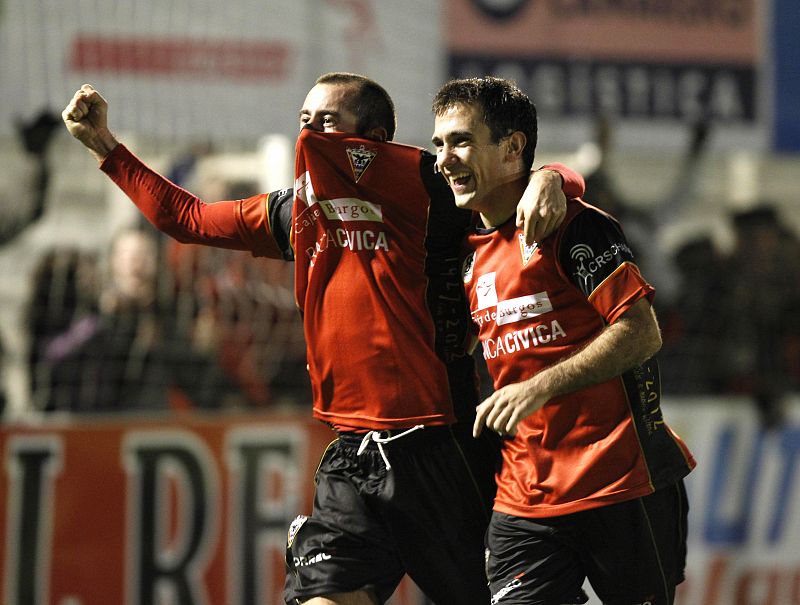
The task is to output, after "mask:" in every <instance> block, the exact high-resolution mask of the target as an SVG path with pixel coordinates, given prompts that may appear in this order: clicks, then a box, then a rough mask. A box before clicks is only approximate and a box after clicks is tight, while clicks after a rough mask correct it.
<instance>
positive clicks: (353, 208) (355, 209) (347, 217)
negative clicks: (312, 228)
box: [319, 197, 383, 223]
mask: <svg viewBox="0 0 800 605" xmlns="http://www.w3.org/2000/svg"><path fill="white" fill-rule="evenodd" d="M319 205H320V208H322V211H323V212H324V213H325V216H327V217H328V218H329V219H330V220H333V221H335V220H340V221H370V222H373V223H382V222H383V209H382V208H381V206H380V204H373V203H372V202H367V201H366V200H358V199H355V198H352V197H342V198H337V199H335V200H325V201H322V202H319Z"/></svg>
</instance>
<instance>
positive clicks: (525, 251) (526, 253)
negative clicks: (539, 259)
mask: <svg viewBox="0 0 800 605" xmlns="http://www.w3.org/2000/svg"><path fill="white" fill-rule="evenodd" d="M538 245H539V244H537V243H536V242H533V244H532V245H530V246H529V245H528V244H526V243H525V236H524V235H523V234H522V233H520V234H519V251H520V253H521V254H522V264H523V266H524V265H527V264H528V261H529V260H531V256H533V253H534V252H535V251H536V248H537V247H538Z"/></svg>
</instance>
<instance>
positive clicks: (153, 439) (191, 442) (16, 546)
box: [0, 415, 419, 605]
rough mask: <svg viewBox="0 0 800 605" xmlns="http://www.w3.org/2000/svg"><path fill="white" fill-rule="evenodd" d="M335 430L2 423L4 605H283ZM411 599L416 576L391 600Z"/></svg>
mask: <svg viewBox="0 0 800 605" xmlns="http://www.w3.org/2000/svg"><path fill="white" fill-rule="evenodd" d="M332 436H333V433H332V432H331V431H330V430H329V429H328V428H327V427H325V426H324V425H322V424H321V423H319V422H317V421H313V420H311V419H298V417H293V416H265V415H260V416H241V417H236V416H234V417H231V416H227V415H225V416H195V415H187V416H179V417H174V416H173V417H168V418H163V419H149V420H148V419H141V420H140V419H125V420H115V419H109V420H101V419H96V420H83V419H80V420H74V421H47V422H43V423H41V424H39V425H36V426H31V427H26V426H3V427H0V447H1V448H2V449H0V451H2V456H3V466H2V469H3V472H2V473H1V474H0V538H1V539H2V544H3V548H2V550H0V569H2V576H1V577H0V578H1V579H0V595H2V596H1V597H0V601H2V602H3V603H6V604H8V605H12V604H34V603H35V604H53V605H65V604H73V605H77V604H80V605H108V604H109V603H118V604H140V603H142V604H143V603H150V604H154V605H155V604H158V605H166V604H175V605H177V604H186V605H188V604H193V605H194V604H198V605H199V604H204V605H210V604H229V605H239V604H248V605H255V604H259V605H273V604H276V603H282V602H283V601H282V599H281V591H282V588H283V579H284V556H285V544H286V532H287V529H288V527H289V524H290V523H291V521H292V519H293V518H294V517H295V516H296V515H298V514H301V513H306V514H307V513H308V512H309V511H310V509H311V501H312V498H313V474H314V471H315V469H316V465H317V462H318V460H319V458H320V457H321V455H322V453H323V451H324V449H325V447H326V446H327V444H328V443H329V442H330V441H331V439H332ZM415 599H419V592H418V591H417V590H416V588H415V587H414V586H413V584H411V583H410V582H406V583H404V585H403V586H402V587H401V590H399V591H398V594H397V595H396V596H395V599H394V602H395V603H397V604H400V603H404V604H407V605H410V604H411V603H417V602H419V601H418V600H415Z"/></svg>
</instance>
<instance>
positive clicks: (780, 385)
mask: <svg viewBox="0 0 800 605" xmlns="http://www.w3.org/2000/svg"><path fill="white" fill-rule="evenodd" d="M732 221H733V227H734V233H735V236H736V242H735V246H734V248H733V251H732V252H731V254H730V256H729V257H728V258H727V259H726V267H725V270H724V275H725V280H724V283H725V292H724V294H723V295H722V296H721V297H720V307H721V308H720V312H721V314H722V317H723V320H724V324H725V327H726V329H725V330H724V332H723V333H722V335H721V340H720V342H719V344H718V351H719V354H720V355H721V356H722V357H723V358H724V362H725V370H726V375H725V381H726V390H727V391H728V392H732V393H742V394H748V395H752V396H753V397H754V398H755V400H756V402H757V404H758V409H759V412H760V413H761V417H762V420H763V422H764V424H765V425H767V426H771V425H774V424H776V423H778V422H780V420H781V419H782V409H781V400H782V398H783V396H784V395H785V394H786V392H787V391H788V390H790V389H793V388H794V389H796V388H797V387H798V384H800V383H799V382H798V375H797V369H798V368H797V358H796V347H797V346H798V345H797V342H798V339H800V332H798V320H797V317H798V314H800V288H798V283H800V282H799V281H798V280H800V241H798V238H797V237H796V236H795V235H794V234H793V233H792V232H791V231H790V230H789V229H787V228H786V226H785V225H784V224H783V223H782V222H781V220H780V217H779V215H778V212H777V211H776V209H775V206H774V205H773V204H770V203H768V202H764V203H761V204H760V205H758V206H756V207H754V208H752V209H749V210H745V211H741V212H737V213H735V214H734V215H733V216H732Z"/></svg>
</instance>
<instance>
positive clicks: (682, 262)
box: [0, 113, 800, 426]
mask: <svg viewBox="0 0 800 605" xmlns="http://www.w3.org/2000/svg"><path fill="white" fill-rule="evenodd" d="M58 126H60V120H57V119H56V118H55V116H52V115H50V114H48V113H43V114H41V115H39V116H37V117H36V118H34V119H33V120H31V121H30V122H27V123H20V124H18V132H19V136H20V141H21V142H22V143H23V145H24V148H25V150H26V153H28V154H30V155H31V157H32V158H33V159H34V161H35V164H36V165H37V166H38V168H37V171H36V174H35V178H34V180H33V182H32V184H31V187H30V189H31V196H30V199H29V201H28V202H27V203H25V204H21V205H19V208H18V210H19V212H17V213H16V214H13V215H7V216H4V217H3V222H2V224H0V238H1V239H0V243H5V242H8V241H11V240H12V239H13V238H14V237H16V236H17V235H18V234H19V233H20V232H22V231H23V230H24V229H25V228H26V227H27V226H28V225H30V224H31V223H33V222H34V221H36V220H37V219H38V217H40V216H41V215H42V213H43V211H44V208H45V200H46V197H47V186H48V182H49V178H50V177H49V174H50V170H49V166H48V162H47V149H48V145H49V141H50V138H51V136H52V134H53V131H54V129H56V128H57V127H58ZM708 130H709V129H708V125H707V124H705V123H702V122H700V123H698V124H695V125H694V126H693V127H692V136H691V137H690V144H689V146H688V148H687V151H686V154H685V157H684V162H683V163H682V165H681V167H680V170H679V172H678V174H679V175H680V178H679V182H678V183H676V187H675V188H674V190H672V191H670V192H669V193H668V194H667V195H665V197H664V199H663V200H661V201H659V202H658V203H656V204H647V205H644V206H643V205H642V204H637V203H633V202H631V201H629V200H626V199H625V198H624V196H623V195H621V194H620V192H619V190H618V189H617V188H616V187H615V185H614V179H613V178H611V176H610V174H611V171H610V169H609V166H608V165H607V162H605V161H604V158H606V157H607V156H608V153H607V152H608V146H609V145H610V142H609V141H610V137H609V133H608V124H607V123H606V122H604V121H599V122H598V131H597V136H596V139H597V140H596V141H595V143H596V145H597V146H598V149H599V151H600V155H599V156H598V157H599V158H600V161H599V162H598V163H597V164H596V165H595V166H594V167H593V168H592V170H591V172H590V173H588V174H586V177H587V192H586V196H585V197H586V199H587V201H589V202H591V203H594V204H596V205H597V206H600V207H601V208H603V209H605V210H607V211H608V212H610V213H611V214H613V215H614V216H616V217H617V218H618V219H619V220H620V222H621V223H622V225H623V229H624V230H625V232H626V235H627V236H628V239H629V241H630V243H631V245H632V247H633V249H634V253H635V254H636V257H637V260H638V262H639V263H640V265H641V266H642V270H643V273H644V274H645V276H646V277H647V278H648V279H649V280H650V281H651V282H653V283H654V285H655V286H656V288H657V289H658V290H662V285H663V292H664V295H663V296H661V295H657V297H656V300H655V307H656V312H657V314H658V317H659V321H660V324H661V328H662V332H663V340H664V345H663V349H662V351H661V353H660V362H661V366H662V376H663V384H662V390H663V392H664V393H665V394H666V395H674V396H683V395H731V394H735V395H746V396H749V397H751V398H752V400H753V401H754V403H755V404H756V405H757V409H758V411H759V413H760V414H761V418H762V420H763V422H764V424H765V425H767V426H773V425H775V424H777V423H779V422H780V421H781V403H782V400H783V398H784V396H785V395H786V394H787V393H790V392H797V391H800V313H799V311H800V288H797V286H796V284H797V283H799V282H800V240H799V239H798V236H797V234H795V233H794V232H793V231H791V230H790V229H789V228H787V226H786V225H785V223H784V221H783V219H782V217H781V215H780V213H779V210H778V208H779V207H778V206H777V205H776V204H773V203H770V202H769V201H768V200H761V201H760V202H759V203H757V204H755V205H754V206H752V207H749V208H748V209H746V210H737V211H731V212H730V214H729V216H728V217H727V218H728V220H729V221H730V227H731V231H732V233H733V234H734V245H733V247H732V248H731V249H726V250H725V251H723V250H721V249H720V248H719V247H718V246H717V244H716V242H715V240H714V239H713V238H712V237H711V235H710V234H709V235H699V236H697V237H694V238H692V239H689V240H688V241H684V242H683V243H682V244H681V245H680V246H678V247H677V249H675V250H674V253H673V254H672V255H671V256H670V257H669V258H662V254H661V252H660V251H659V250H658V249H657V247H655V246H654V245H653V242H654V241H656V239H657V235H658V232H659V229H661V228H662V227H663V226H664V224H665V222H666V221H668V220H669V218H668V216H669V215H670V214H672V215H675V214H679V213H680V212H681V211H682V208H681V200H682V199H689V198H690V197H691V196H690V195H689V192H688V191H687V189H690V188H691V187H692V183H693V181H694V174H693V171H695V170H696V169H697V166H699V165H700V162H699V161H698V160H699V158H700V156H701V155H702V154H703V153H704V151H705V147H706V141H707V138H708ZM209 151H210V149H209V148H208V147H203V146H200V147H196V148H194V149H192V150H191V152H190V153H187V154H186V155H185V156H182V157H180V158H177V159H176V160H175V162H174V163H173V165H172V167H171V168H170V170H169V171H168V172H167V176H169V177H170V178H171V179H172V180H174V181H175V182H177V183H178V184H183V185H185V186H186V187H187V188H189V189H190V190H193V191H196V190H197V189H196V188H195V187H196V183H187V180H188V179H190V178H191V177H192V175H193V174H194V172H195V169H196V165H197V162H198V160H199V159H200V158H201V157H202V156H203V155H204V154H206V153H208V152H209ZM226 187H227V188H226V189H224V190H217V191H214V192H213V193H211V194H210V195H206V196H204V197H206V198H207V199H223V198H224V199H237V198H241V197H246V196H249V195H252V194H254V193H256V192H255V191H253V190H252V188H251V187H250V184H249V183H233V184H231V183H228V184H226ZM292 278H293V265H292V264H291V263H283V262H279V261H271V260H266V259H255V258H252V257H250V256H249V255H248V254H246V253H242V252H234V251H227V250H221V249H213V248H208V247H200V246H187V245H182V244H178V243H176V242H174V241H172V240H169V239H167V238H164V237H163V236H161V235H160V234H158V233H157V232H156V231H155V230H154V229H153V228H152V227H151V226H150V225H148V224H146V223H143V224H136V225H131V226H130V227H128V228H125V229H123V230H122V231H120V232H118V233H117V234H115V235H114V237H113V241H112V243H111V245H110V246H109V248H108V250H104V251H97V252H87V251H86V250H81V249H78V248H73V247H64V246H55V247H53V248H51V249H49V250H47V251H46V252H45V253H43V254H42V255H41V257H40V258H39V261H38V265H37V269H36V271H35V274H34V275H33V278H32V280H31V283H30V293H29V299H28V301H27V303H26V306H25V308H26V321H25V329H26V330H27V334H28V342H29V344H28V348H27V351H28V353H27V369H28V375H29V380H30V393H31V397H32V405H33V407H34V408H35V409H37V410H41V411H68V412H97V411H110V410H124V411H133V410H158V409H164V410H169V409H191V408H199V409H219V408H225V409H251V408H259V409H263V408H283V407H287V406H295V405H300V406H307V405H308V403H309V401H310V388H309V386H308V379H307V375H306V362H305V352H304V341H303V333H302V323H301V321H300V318H299V315H298V312H297V310H296V307H295V304H294V300H293V295H292ZM0 352H1V351H0ZM0 403H1V402H0Z"/></svg>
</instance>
